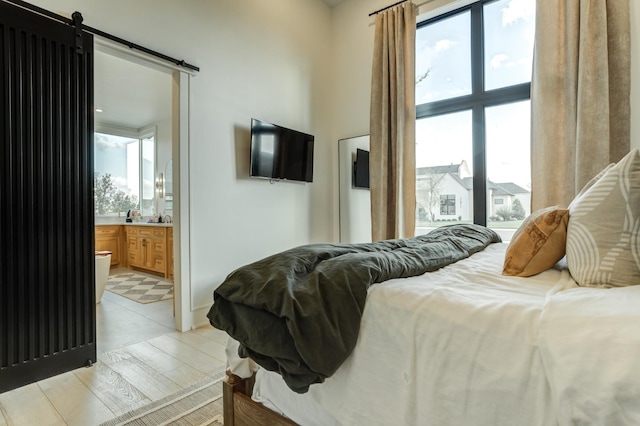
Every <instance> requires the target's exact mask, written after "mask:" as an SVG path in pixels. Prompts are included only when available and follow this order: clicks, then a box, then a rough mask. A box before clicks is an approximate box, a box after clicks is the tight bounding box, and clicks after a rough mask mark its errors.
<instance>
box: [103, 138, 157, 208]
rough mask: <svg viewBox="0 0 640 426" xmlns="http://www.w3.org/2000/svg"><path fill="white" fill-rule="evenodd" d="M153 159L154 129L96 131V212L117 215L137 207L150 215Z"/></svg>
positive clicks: (153, 182)
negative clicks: (140, 130) (140, 131)
mask: <svg viewBox="0 0 640 426" xmlns="http://www.w3.org/2000/svg"><path fill="white" fill-rule="evenodd" d="M116 133H118V134H116ZM155 158H156V144H155V130H147V131H143V132H142V133H137V132H131V131H113V130H109V131H108V133H107V131H105V132H102V133H99V132H96V133H95V134H94V167H95V170H94V173H95V194H94V196H95V214H96V215H97V216H120V215H123V214H126V213H127V211H129V210H138V211H139V212H140V213H141V214H142V215H144V216H151V215H153V214H154V213H155V212H156V199H155V180H154V176H155Z"/></svg>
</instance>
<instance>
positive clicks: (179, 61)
mask: <svg viewBox="0 0 640 426" xmlns="http://www.w3.org/2000/svg"><path fill="white" fill-rule="evenodd" d="M2 1H5V2H9V3H13V4H15V5H17V6H20V7H23V8H25V9H29V10H31V11H33V12H36V13H39V14H41V15H44V16H47V17H49V18H51V19H54V20H56V21H60V22H62V23H63V24H67V25H70V26H75V23H76V22H80V23H81V22H82V14H80V12H73V16H74V19H69V18H65V17H64V16H62V15H58V14H56V13H53V12H50V11H48V10H46V9H43V8H41V7H38V6H36V5H33V4H31V3H27V2H25V1H22V0H2ZM80 27H81V28H80V29H83V30H85V31H87V32H90V33H92V34H94V35H98V36H100V37H104V38H106V39H109V40H112V41H115V42H117V43H120V44H124V45H125V46H127V47H129V48H130V49H137V50H140V51H142V52H144V53H147V54H149V55H152V56H155V57H157V58H160V59H163V60H165V61H167V62H172V63H174V64H176V65H178V66H181V67H184V68H188V69H190V70H193V71H200V68H199V67H197V66H195V65H191V64H189V63H187V62H185V61H184V59H175V58H172V57H171V56H167V55H165V54H163V53H160V52H156V51H155V50H151V49H148V48H146V47H144V46H140V45H139V44H136V43H132V42H130V41H127V40H125V39H122V38H120V37H117V36H114V35H112V34H109V33H106V32H104V31H101V30H99V29H96V28H92V27H90V26H88V25H83V24H80Z"/></svg>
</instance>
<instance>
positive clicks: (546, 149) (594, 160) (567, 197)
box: [531, 0, 631, 210]
mask: <svg viewBox="0 0 640 426" xmlns="http://www.w3.org/2000/svg"><path fill="white" fill-rule="evenodd" d="M629 16H630V10H629V1H628V0H537V8H536V35H535V54H534V64H533V76H532V82H531V166H532V169H531V170H532V195H531V198H532V199H531V205H532V210H538V209H541V208H544V207H547V206H552V205H560V206H567V205H569V203H570V202H571V200H572V199H573V198H574V196H575V195H576V194H577V193H578V192H579V191H580V189H581V188H582V187H583V186H584V185H585V184H586V183H587V182H588V181H589V180H590V179H591V178H592V177H593V176H595V175H596V174H597V173H598V172H599V171H600V170H602V169H603V168H604V167H606V166H607V165H608V164H610V163H612V162H617V161H618V160H620V159H621V158H622V157H624V155H625V154H627V153H628V152H629V146H630V141H629V139H630V87H631V70H630V67H631V59H630V18H629Z"/></svg>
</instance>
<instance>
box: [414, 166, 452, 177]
mask: <svg viewBox="0 0 640 426" xmlns="http://www.w3.org/2000/svg"><path fill="white" fill-rule="evenodd" d="M459 168H460V164H450V165H448V166H431V167H418V168H416V174H418V175H426V174H430V173H431V174H445V173H449V174H454V173H455V174H457V173H458V169H459Z"/></svg>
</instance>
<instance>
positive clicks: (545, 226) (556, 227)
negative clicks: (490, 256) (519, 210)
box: [502, 206, 569, 277]
mask: <svg viewBox="0 0 640 426" xmlns="http://www.w3.org/2000/svg"><path fill="white" fill-rule="evenodd" d="M568 219H569V210H568V209H561V208H560V207H558V206H553V207H547V208H546V209H542V210H538V211H535V212H533V213H531V215H529V217H527V218H526V219H525V220H524V222H522V225H520V228H518V230H517V231H516V233H515V234H513V237H512V238H511V242H510V243H509V246H508V247H507V252H506V254H505V258H504V267H503V269H502V273H503V274H504V275H515V276H518V277H530V276H531V275H535V274H539V273H540V272H542V271H546V270H547V269H549V268H552V267H553V265H555V264H556V263H557V262H558V261H559V260H560V259H562V258H563V257H564V253H565V243H566V237H567V221H568Z"/></svg>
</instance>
